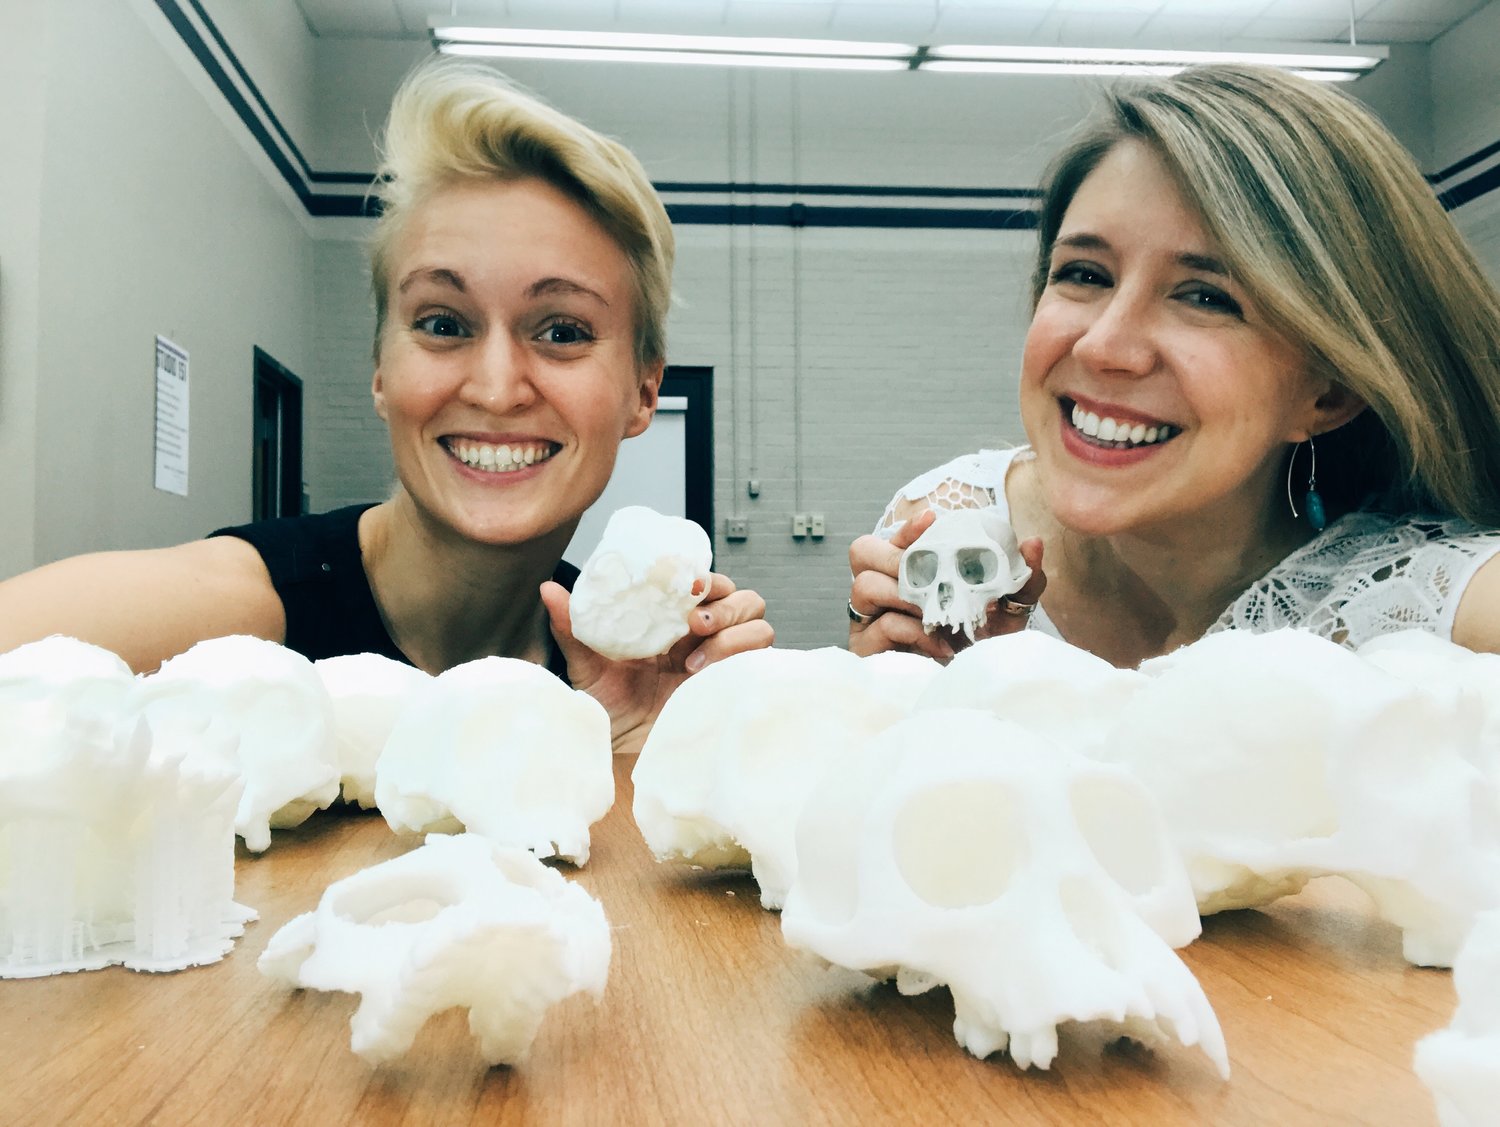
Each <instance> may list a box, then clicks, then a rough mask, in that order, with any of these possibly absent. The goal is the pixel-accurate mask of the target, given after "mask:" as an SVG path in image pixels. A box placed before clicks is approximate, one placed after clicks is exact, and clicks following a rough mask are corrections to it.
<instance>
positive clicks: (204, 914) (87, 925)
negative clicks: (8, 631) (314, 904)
mask: <svg viewBox="0 0 1500 1127" xmlns="http://www.w3.org/2000/svg"><path fill="white" fill-rule="evenodd" d="M75 645H76V646H77V647H78V655H79V656H80V659H81V665H80V668H81V667H82V666H83V665H86V664H88V662H87V659H88V656H89V655H87V654H86V653H84V652H83V651H85V650H87V649H91V648H92V647H84V646H82V644H81V643H75ZM55 649H56V647H54V651H55ZM101 671H102V667H101V669H96V670H95V672H101ZM12 672H13V670H12ZM105 680H107V678H100V679H96V680H95V682H94V685H93V688H92V691H89V692H86V693H85V694H84V695H83V696H82V697H77V696H72V697H70V695H69V692H68V689H69V686H67V685H56V686H54V687H53V689H54V695H53V697H52V699H48V698H47V696H46V694H45V692H41V693H38V694H34V695H32V697H31V702H32V703H31V706H29V707H25V708H15V709H0V978H31V977H35V976H38V975H46V974H58V973H62V972H66V971H78V970H94V969H97V968H99V967H104V966H110V965H113V964H123V965H124V966H126V967H129V968H130V969H132V970H150V971H168V970H180V969H182V968H183V967H188V966H197V965H200V964H202V963H211V962H215V961H217V960H218V959H220V958H222V957H223V956H224V955H225V954H226V953H227V952H228V951H229V949H230V948H231V947H232V946H233V939H234V937H235V936H237V935H240V934H241V933H242V932H243V931H244V925H245V923H246V921H248V920H252V919H254V918H255V913H254V912H252V911H249V910H248V909H246V908H243V907H241V906H240V905H238V904H235V903H234V901H233V896H234V814H235V808H236V805H237V804H238V801H239V795H240V788H241V785H242V784H241V782H240V778H239V775H238V772H236V771H235V770H234V768H233V765H232V764H233V757H232V748H233V736H232V735H231V734H229V733H227V731H224V730H222V729H220V731H219V732H218V733H214V732H205V733H198V734H195V736H194V738H193V739H192V740H191V741H189V743H188V744H187V745H186V746H172V745H171V741H170V740H169V739H167V740H164V739H160V738H155V737H154V735H153V733H152V731H151V729H150V728H149V727H148V725H147V724H146V723H145V722H144V721H135V722H131V721H130V719H129V718H128V717H125V718H123V719H121V720H120V722H119V723H118V724H117V725H116V726H114V729H113V732H112V733H111V730H110V726H109V725H108V724H106V723H102V722H101V720H102V716H101V713H100V711H99V706H100V705H101V703H102V702H103V698H104V697H107V696H112V695H113V694H112V693H101V692H100V689H101V687H102V685H103V683H104V681H105ZM10 687H11V688H18V686H17V685H16V682H15V681H12V682H11V686H10ZM16 696H17V697H19V696H20V694H19V693H18V694H16ZM13 699H15V698H13ZM116 699H117V700H118V699H123V694H121V696H120V697H119V698H116ZM80 702H81V708H80V710H79V712H78V713H77V714H76V715H70V714H69V711H68V706H69V705H70V704H79V703H80ZM215 740H219V741H221V743H220V745H219V746H213V745H214V742H215ZM205 743H207V744H208V745H209V746H206V747H205V746H203V745H204V744H205Z"/></svg>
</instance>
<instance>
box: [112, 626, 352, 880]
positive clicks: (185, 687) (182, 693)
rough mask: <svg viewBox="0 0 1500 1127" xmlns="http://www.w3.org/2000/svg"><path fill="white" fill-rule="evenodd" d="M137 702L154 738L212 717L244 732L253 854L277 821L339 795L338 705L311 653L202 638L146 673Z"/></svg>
mask: <svg viewBox="0 0 1500 1127" xmlns="http://www.w3.org/2000/svg"><path fill="white" fill-rule="evenodd" d="M132 705H133V707H134V708H135V709H137V710H139V711H140V712H142V713H143V714H144V715H145V717H146V718H147V720H148V721H149V722H150V724H151V727H152V729H153V731H154V732H155V733H156V734H157V737H158V738H170V739H172V740H174V741H187V740H188V739H190V738H191V736H192V733H194V732H203V731H206V730H208V729H210V728H211V727H213V726H214V725H225V726H227V727H228V728H229V730H230V731H232V732H233V733H234V734H235V735H236V736H238V742H237V744H236V745H235V748H234V756H235V762H236V764H237V766H238V770H239V772H240V775H241V777H243V778H244V780H245V789H244V793H243V794H242V795H241V797H240V807H239V812H238V814H237V815H236V816H235V826H234V828H235V832H236V833H238V834H239V835H240V836H241V837H242V838H244V839H245V848H246V849H249V850H250V851H251V852H253V853H259V852H261V851H262V850H264V849H265V848H266V847H267V846H269V845H270V844H271V830H272V829H273V828H275V829H285V828H288V827H291V826H297V825H301V824H302V823H303V822H304V821H306V820H307V818H308V817H309V816H310V815H311V814H312V812H313V811H314V810H322V809H324V808H326V807H328V806H329V805H331V804H332V803H333V801H334V799H336V798H338V796H339V766H338V759H337V751H336V750H335V744H334V728H333V704H332V702H331V701H330V700H329V699H328V693H327V691H326V690H325V689H324V688H323V683H322V681H321V680H319V678H318V675H317V673H316V671H314V669H313V664H312V662H310V661H309V660H308V659H307V658H305V657H303V656H302V655H301V654H299V653H294V652H293V651H292V650H289V649H287V648H286V647H284V646H279V645H277V644H276V643H275V642H268V641H265V640H264V639H262V638H252V637H249V636H247V635H231V636H229V637H224V638H210V639H208V640H207V641H204V642H199V643H198V644H197V645H195V646H193V647H192V648H191V649H189V650H188V651H187V652H186V653H181V654H178V655H177V656H176V657H174V658H171V659H170V660H168V661H166V662H163V663H162V667H161V668H160V669H159V670H157V672H155V673H153V674H151V675H150V676H147V677H143V678H141V679H140V680H139V681H138V682H137V683H136V687H135V691H134V694H133V699H132ZM169 733H171V735H170V736H169V735H168V734H169Z"/></svg>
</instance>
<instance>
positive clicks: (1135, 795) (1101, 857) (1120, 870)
mask: <svg viewBox="0 0 1500 1127" xmlns="http://www.w3.org/2000/svg"><path fill="white" fill-rule="evenodd" d="M1070 797H1071V799H1072V804H1073V816H1074V818H1075V819H1076V820H1077V822H1078V829H1079V832H1080V833H1081V834H1082V835H1083V839H1084V840H1085V841H1086V842H1087V843H1088V846H1089V850H1090V851H1091V852H1092V853H1093V854H1094V859H1095V860H1096V861H1098V862H1099V865H1100V867H1101V868H1102V869H1103V870H1104V871H1105V872H1106V873H1107V874H1109V877H1110V879H1111V880H1113V881H1114V882H1115V883H1116V884H1117V885H1119V886H1120V887H1121V888H1123V889H1124V890H1125V891H1126V892H1127V893H1129V894H1130V895H1131V896H1136V897H1139V896H1145V895H1146V894H1148V893H1149V892H1151V891H1152V890H1153V889H1155V888H1157V887H1158V886H1159V885H1160V884H1161V883H1162V881H1163V880H1164V879H1165V877H1166V873H1167V871H1168V870H1167V858H1166V855H1165V852H1164V850H1165V848H1166V842H1165V841H1164V840H1163V838H1162V836H1161V833H1160V831H1159V829H1158V828H1157V827H1158V825H1159V823H1158V820H1157V818H1156V816H1155V813H1154V811H1153V809H1152V806H1151V803H1150V800H1149V799H1147V798H1146V797H1145V796H1144V795H1143V794H1141V793H1140V792H1139V791H1137V790H1136V789H1135V788H1133V787H1128V786H1123V785H1121V784H1120V783H1118V782H1116V781H1115V780H1113V779H1109V778H1105V777H1101V776H1099V775H1084V776H1082V777H1080V778H1078V779H1075V780H1074V781H1073V784H1072V787H1071V794H1070Z"/></svg>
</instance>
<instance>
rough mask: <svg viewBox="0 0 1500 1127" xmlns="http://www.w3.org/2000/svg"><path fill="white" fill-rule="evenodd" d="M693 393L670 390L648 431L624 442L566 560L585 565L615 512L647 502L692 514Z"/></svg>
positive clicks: (658, 508)
mask: <svg viewBox="0 0 1500 1127" xmlns="http://www.w3.org/2000/svg"><path fill="white" fill-rule="evenodd" d="M687 406H688V401H687V396H685V395H664V396H662V397H661V399H660V400H658V401H657V406H656V418H654V419H653V420H652V421H651V425H650V426H649V427H647V428H646V432H645V433H644V434H638V435H636V437H634V438H630V439H626V440H625V441H624V442H622V443H621V444H620V456H619V457H618V458H617V459H616V460H615V472H614V475H613V476H612V477H611V478H610V479H609V484H608V485H607V486H605V487H604V492H603V493H602V494H600V496H599V500H597V501H595V502H594V503H593V504H592V505H591V506H589V508H588V511H586V512H585V513H584V514H583V519H582V520H581V521H579V522H578V529H577V531H576V532H574V533H573V539H572V540H570V541H569V542H568V550H567V551H566V552H564V553H563V559H565V560H567V561H568V562H569V563H570V564H572V565H573V566H574V567H582V566H583V564H584V561H585V560H587V559H588V558H589V556H590V555H591V554H592V553H593V551H594V548H595V547H596V546H597V545H598V543H599V537H601V536H602V535H604V526H605V525H606V524H607V523H608V522H609V518H610V514H612V513H613V512H614V511H615V510H616V509H621V508H624V507H625V506H626V505H645V506H647V507H648V508H652V509H655V510H656V511H657V512H659V513H662V514H664V515H666V516H670V517H680V516H686V515H687Z"/></svg>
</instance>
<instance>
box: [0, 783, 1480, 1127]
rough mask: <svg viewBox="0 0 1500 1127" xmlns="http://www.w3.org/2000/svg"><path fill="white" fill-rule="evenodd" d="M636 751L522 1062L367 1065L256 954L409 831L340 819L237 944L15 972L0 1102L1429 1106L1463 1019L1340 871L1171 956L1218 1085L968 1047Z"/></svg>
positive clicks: (975, 1115)
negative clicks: (133, 964)
mask: <svg viewBox="0 0 1500 1127" xmlns="http://www.w3.org/2000/svg"><path fill="white" fill-rule="evenodd" d="M633 762H634V760H633V758H631V757H621V758H620V759H619V760H618V761H617V763H616V772H617V776H618V782H619V789H618V795H617V799H616V803H615V807H614V809H613V810H612V811H611V812H610V814H609V815H608V816H607V817H606V818H605V819H604V821H602V822H600V823H599V824H598V825H596V826H595V827H594V846H593V856H592V859H591V860H590V862H589V864H588V866H587V867H586V868H584V869H582V870H580V871H577V872H576V873H574V872H573V870H571V869H568V868H566V867H564V871H565V872H567V873H568V874H569V875H570V876H574V877H575V878H576V879H577V880H578V881H579V883H580V884H582V885H584V886H585V887H586V888H587V889H588V890H589V891H590V892H591V893H593V894H594V895H595V896H596V897H598V898H599V899H600V900H601V901H602V902H603V904H604V908H605V911H606V913H607V914H608V916H609V920H610V924H611V927H612V932H613V936H614V944H615V945H614V957H613V962H612V964H611V968H610V978H609V986H608V989H607V990H606V992H605V996H604V999H603V1001H602V1002H600V1003H597V1004H596V1003H595V1002H594V1001H593V1000H592V999H590V998H572V999H569V1000H568V1001H566V1002H564V1003H563V1004H562V1005H560V1006H558V1007H557V1008H556V1009H555V1010H553V1011H552V1012H551V1013H550V1014H549V1015H548V1016H547V1018H546V1020H545V1021H544V1023H543V1025H542V1030H541V1033H540V1035H539V1036H538V1038H537V1040H536V1043H535V1045H534V1046H533V1047H532V1051H531V1054H530V1056H529V1057H528V1059H527V1060H526V1061H525V1062H524V1063H522V1064H521V1065H519V1066H517V1067H515V1068H495V1069H489V1068H486V1067H485V1066H484V1064H483V1062H482V1061H481V1060H480V1059H479V1057H478V1054H477V1051H476V1049H475V1047H474V1044H473V1042H472V1040H471V1038H470V1036H469V1032H468V1028H467V1025H466V1023H465V1019H464V1015H463V1014H462V1013H461V1012H459V1011H450V1012H448V1013H444V1014H440V1015H438V1016H437V1017H436V1018H434V1019H433V1020H432V1021H431V1022H429V1023H428V1025H427V1027H426V1028H425V1029H423V1030H422V1032H421V1033H420V1034H419V1036H418V1038H417V1042H416V1044H415V1046H414V1047H413V1049H412V1050H411V1052H409V1053H408V1054H407V1055H406V1056H404V1057H402V1058H400V1059H399V1060H398V1061H396V1062H394V1063H392V1064H389V1065H385V1066H382V1067H380V1068H374V1067H371V1066H370V1065H367V1064H365V1063H364V1062H363V1061H362V1060H360V1059H359V1058H358V1057H356V1056H354V1054H353V1053H351V1052H350V1050H349V1017H350V1015H351V1014H352V1013H353V1011H354V1007H355V1004H356V1001H357V999H356V998H355V997H354V996H352V995H347V994H323V993H316V992H312V991H296V990H289V989H287V988H285V987H284V986H281V985H279V984H277V983H275V982H272V981H271V980H269V979H267V978H265V977H263V976H262V975H261V974H260V973H259V972H258V971H257V970H256V969H255V960H256V959H257V957H258V956H259V955H260V953H261V951H262V949H263V948H264V947H265V945H266V943H267V941H268V940H269V939H270V937H271V935H272V934H273V933H274V932H275V931H276V929H277V928H279V927H280V926H281V925H282V924H283V923H285V922H286V921H287V920H288V919H290V918H291V917H292V916H294V915H296V914H298V913H300V912H304V911H307V910H309V909H311V908H312V907H313V906H314V905H315V904H316V903H317V900H318V898H319V897H320V896H321V894H322V892H323V889H324V888H325V887H326V886H327V885H328V884H329V883H330V882H331V881H334V880H337V879H339V878H341V877H345V876H348V875H349V874H351V873H353V872H355V871H356V870H358V869H361V868H364V867H366V866H368V865H372V864H375V863H376V862H379V861H383V860H386V859H387V858H390V857H394V856H396V855H398V854H400V853H402V852H404V851H405V850H406V849H408V848H410V847H411V845H410V843H408V842H404V841H402V840H400V839H397V838H396V837H394V836H393V835H392V834H391V833H390V831H389V830H388V829H387V828H386V825H385V823H384V821H382V820H381V818H380V817H379V815H378V814H373V813H337V812H330V813H325V814H319V815H315V816H314V818H313V819H312V820H311V821H310V822H309V823H307V824H306V825H304V826H303V827H301V828H299V829H296V830H288V831H278V832H277V833H276V836H275V841H274V844H273V845H272V846H271V848H270V849H269V850H268V851H267V852H266V853H264V854H262V855H261V856H259V857H253V856H249V855H247V854H241V856H240V859H239V861H238V865H237V886H236V899H238V900H239V901H240V902H241V903H244V904H247V905H249V906H250V907H253V908H255V909H257V910H258V911H259V912H260V920H259V922H257V923H253V924H251V925H250V926H249V928H248V930H247V932H246V934H245V936H244V937H243V938H242V939H241V940H240V941H239V943H238V945H237V946H236V948H235V950H234V951H233V953H232V954H230V955H229V956H228V957H227V958H226V959H224V960H223V961H222V962H219V963H216V964H214V965H212V966H207V967H198V968H195V969H191V970H187V971H182V972H179V973H176V974H167V975H151V974H140V973H135V972H132V971H127V970H124V969H122V968H119V967H113V968H110V969H108V970H102V971H94V972H89V973H83V974H72V975H59V976H55V977H52V978H43V979H29V980H16V981H0V1123H3V1124H5V1125H7V1127H19V1125H30V1124H38V1125H49V1127H50V1125H53V1124H69V1125H72V1124H95V1123H98V1124H111V1125H114V1124H144V1123H153V1124H169V1125H176V1124H256V1125H259V1124H304V1123H305V1124H319V1125H334V1124H359V1125H379V1124H398V1123H399V1124H444V1125H446V1124H471V1123H472V1124H481V1123H482V1124H512V1123H514V1124H528V1125H533V1124H535V1125H546V1124H583V1125H588V1124H614V1123H627V1124H655V1123H662V1124H679V1123H681V1124H741V1123H744V1124H778V1123H794V1124H797V1123H808V1124H823V1123H827V1124H851V1125H858V1127H870V1125H872V1124H881V1123H902V1124H906V1123H912V1124H944V1123H959V1122H966V1121H967V1122H978V1123H986V1124H1031V1123H1042V1124H1050V1123H1066V1124H1140V1125H1147V1124H1150V1125H1152V1127H1160V1125H1165V1124H1246V1125H1252V1124H1253V1125H1256V1127H1261V1125H1265V1124H1272V1125H1275V1127H1294V1125H1300V1124H1317V1125H1320V1127H1321V1125H1325V1124H1361V1125H1365V1124H1401V1125H1403V1127H1405V1125H1411V1124H1417V1125H1430V1124H1435V1123H1436V1115H1435V1113H1434V1111H1433V1106H1432V1100H1431V1097H1430V1096H1429V1095H1428V1093H1427V1092H1426V1090H1425V1089H1424V1088H1423V1087H1422V1085H1421V1084H1420V1082H1419V1081H1418V1080H1417V1079H1416V1077H1415V1076H1414V1075H1413V1074H1412V1071H1411V1057H1412V1047H1413V1045H1414V1043H1415V1042H1416V1040H1417V1039H1418V1038H1419V1037H1421V1036H1423V1035H1425V1034H1427V1033H1429V1032H1431V1031H1432V1030H1434V1029H1436V1028H1438V1027H1440V1026H1443V1025H1446V1024H1447V1023H1448V1021H1449V1020H1450V1018H1451V1015H1452V1011H1453V1004H1454V995H1453V988H1452V982H1451V977H1450V975H1449V974H1448V973H1447V972H1444V971H1431V970H1419V969H1415V968H1411V967H1409V966H1407V965H1406V963H1405V962H1404V961H1403V959H1402V957H1401V945H1400V935H1399V933H1398V932H1397V931H1396V929H1395V928H1393V927H1392V926H1390V925H1388V924H1385V923H1382V922H1381V921H1379V920H1378V919H1375V918H1374V917H1373V916H1372V915H1371V914H1370V910H1369V908H1368V906H1367V904H1366V902H1365V900H1364V898H1363V896H1362V895H1361V894H1359V893H1358V892H1356V891H1354V890H1353V889H1352V888H1351V887H1350V886H1348V885H1346V884H1344V883H1343V882H1340V881H1332V880H1330V881H1324V882H1319V883H1317V884H1315V885H1314V886H1312V887H1311V888H1309V889H1308V890H1307V891H1306V892H1304V893H1303V894H1302V895H1301V896H1297V897H1293V898H1289V899H1286V900H1283V901H1281V902H1279V903H1278V904H1276V905H1274V906H1272V907H1271V908H1269V909H1267V910H1265V911H1248V912H1234V913H1227V914H1225V915H1221V916H1216V917H1211V918H1209V919H1208V920H1206V921H1205V926H1204V934H1203V936H1202V938H1200V939H1199V940H1198V941H1197V942H1195V943H1194V944H1192V946H1190V947H1188V948H1187V949H1185V950H1184V951H1183V952H1182V954H1183V958H1184V959H1185V961H1186V962H1187V964H1188V965H1189V967H1191V969H1192V970H1193V972H1194V973H1195V974H1196V975H1197V976H1198V980H1199V982H1201V983H1202V985H1203V988H1204V991H1205V992H1206V993H1207V995H1208V998H1209V1000H1210V1002H1211V1003H1212V1004H1213V1006H1214V1009H1215V1011H1216V1012H1217V1013H1218V1016H1219V1021H1220V1023H1221V1025H1222V1026H1223V1029H1224V1035H1225V1038H1226V1040H1227V1041H1228V1045H1229V1053H1230V1059H1231V1063H1232V1067H1233V1070H1234V1071H1233V1075H1232V1076H1231V1078H1230V1079H1229V1081H1227V1082H1224V1081H1221V1080H1220V1079H1219V1077H1218V1074H1217V1073H1216V1072H1215V1070H1214V1068H1213V1066H1212V1065H1211V1064H1210V1063H1209V1062H1208V1060H1207V1059H1206V1058H1205V1057H1204V1056H1203V1055H1202V1053H1200V1052H1199V1051H1197V1050H1196V1049H1184V1048H1182V1047H1180V1046H1177V1045H1172V1046H1170V1047H1167V1048H1162V1049H1158V1050H1156V1051H1154V1052H1153V1051H1148V1050H1146V1049H1143V1048H1140V1047H1138V1046H1132V1045H1130V1044H1126V1043H1114V1044H1108V1043H1106V1042H1105V1039H1104V1038H1102V1037H1098V1036H1093V1037H1091V1036H1089V1035H1088V1033H1087V1032H1086V1031H1085V1032H1081V1033H1075V1034H1073V1035H1070V1034H1069V1030H1068V1028H1067V1027H1064V1030H1063V1036H1062V1050H1061V1054H1060V1056H1059V1059H1058V1061H1057V1062H1056V1063H1055V1064H1054V1065H1053V1067H1052V1068H1051V1070H1049V1071H1045V1072H1041V1071H1036V1070H1032V1071H1029V1072H1025V1073H1023V1072H1020V1071H1018V1070H1017V1069H1016V1068H1015V1066H1014V1065H1012V1064H1011V1062H1010V1060H1009V1059H1008V1058H1007V1057H1005V1056H1004V1055H1003V1054H999V1055H996V1056H994V1057H991V1058H990V1059H989V1060H985V1061H980V1060H975V1059H974V1058H973V1057H971V1056H969V1055H968V1054H967V1053H965V1052H964V1051H963V1050H962V1049H961V1048H960V1047H959V1046H958V1044H957V1042H956V1041H955V1040H954V1038H953V1030H952V1025H953V1003H952V999H951V997H950V996H949V994H948V992H947V991H946V990H943V989H939V990H934V991H931V992H929V993H928V994H925V995H922V996H920V997H915V998H907V997H902V996H901V995H899V994H898V993H896V991H895V989H894V988H893V987H891V986H884V985H881V986H872V985H869V984H868V983H866V982H865V981H864V980H863V979H862V978H861V976H858V975H855V974H853V973H851V972H847V971H842V970H837V969H829V968H825V967H822V966H819V965H817V964H816V963H814V962H813V961H811V960H809V959H807V958H805V957H803V956H799V955H798V954H797V953H795V952H793V951H791V950H790V949H788V948H787V947H786V946H785V944H783V942H782V940H781V934H780V927H779V922H778V917H777V915H776V914H774V913H770V912H766V911H763V910H762V909H761V907H760V901H759V896H758V894H757V891H756V887H755V884H754V882H753V881H751V880H750V879H749V878H748V876H744V875H724V874H713V873H703V872H697V871H693V870H692V869H690V868H688V867H685V866H674V865H658V864H656V863H655V862H654V861H653V860H652V859H651V857H650V854H649V853H648V852H647V850H646V847H645V844H644V843H643V842H642V840H641V838H640V835H639V833H638V832H637V831H636V829H635V825H634V823H633V822H632V820H631V817H630V800H631V790H630V778H629V771H630V768H631V766H632V765H633Z"/></svg>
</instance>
